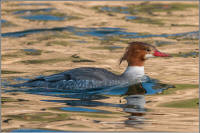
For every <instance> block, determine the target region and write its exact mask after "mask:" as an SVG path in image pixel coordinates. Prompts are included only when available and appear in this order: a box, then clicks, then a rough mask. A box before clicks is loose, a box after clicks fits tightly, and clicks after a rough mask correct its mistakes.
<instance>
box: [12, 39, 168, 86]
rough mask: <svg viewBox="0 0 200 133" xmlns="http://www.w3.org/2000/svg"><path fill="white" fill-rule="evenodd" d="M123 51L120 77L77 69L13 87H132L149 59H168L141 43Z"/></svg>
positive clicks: (83, 68) (99, 70) (164, 54)
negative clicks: (128, 84) (131, 84)
mask: <svg viewBox="0 0 200 133" xmlns="http://www.w3.org/2000/svg"><path fill="white" fill-rule="evenodd" d="M128 44H129V45H128V47H127V48H126V49H125V52H124V54H123V56H122V57H121V59H120V61H119V65H120V64H121V63H122V62H123V61H126V62H127V64H128V66H127V68H126V69H125V71H124V72H123V73H122V74H119V75H118V74H115V73H112V72H110V71H108V70H106V69H104V68H95V67H79V68H74V69H71V70H67V71H64V72H61V73H57V74H53V75H49V76H38V77H36V78H33V79H30V80H28V81H27V82H24V83H20V84H15V85H13V87H24V86H25V87H48V88H57V89H62V90H67V89H81V90H84V89H91V88H98V87H102V86H112V85H113V84H115V85H116V84H121V83H124V82H129V83H130V82H131V83H135V82H136V81H140V80H141V79H142V78H143V77H144V76H145V72H144V63H145V61H146V60H147V59H149V58H153V57H168V56H170V55H169V54H166V53H163V52H160V51H159V50H157V48H156V47H155V46H153V45H151V44H148V43H144V42H137V41H136V42H130V43H128Z"/></svg>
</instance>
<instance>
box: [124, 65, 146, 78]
mask: <svg viewBox="0 0 200 133" xmlns="http://www.w3.org/2000/svg"><path fill="white" fill-rule="evenodd" d="M122 76H123V77H124V78H127V79H128V80H136V79H139V78H141V77H143V76H144V66H128V67H127V68H126V70H125V71H124V73H123V74H122Z"/></svg>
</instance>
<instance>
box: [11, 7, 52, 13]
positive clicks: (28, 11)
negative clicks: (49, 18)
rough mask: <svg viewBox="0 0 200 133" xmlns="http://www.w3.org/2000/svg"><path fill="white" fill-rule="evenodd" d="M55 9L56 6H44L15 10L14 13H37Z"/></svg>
mask: <svg viewBox="0 0 200 133" xmlns="http://www.w3.org/2000/svg"><path fill="white" fill-rule="evenodd" d="M52 10H55V8H42V9H28V10H19V11H15V12H14V13H13V14H24V13H37V12H50V11H52Z"/></svg>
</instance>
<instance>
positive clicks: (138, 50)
mask: <svg viewBox="0 0 200 133" xmlns="http://www.w3.org/2000/svg"><path fill="white" fill-rule="evenodd" d="M168 56H169V55H168V54H165V53H162V52H160V51H158V50H157V49H156V47H155V46H153V45H150V44H147V43H143V42H131V43H129V46H128V47H127V48H126V51H125V53H124V55H123V57H122V58H121V60H120V64H121V62H122V61H124V60H126V61H127V62H128V66H144V61H145V60H146V59H148V58H152V57H168Z"/></svg>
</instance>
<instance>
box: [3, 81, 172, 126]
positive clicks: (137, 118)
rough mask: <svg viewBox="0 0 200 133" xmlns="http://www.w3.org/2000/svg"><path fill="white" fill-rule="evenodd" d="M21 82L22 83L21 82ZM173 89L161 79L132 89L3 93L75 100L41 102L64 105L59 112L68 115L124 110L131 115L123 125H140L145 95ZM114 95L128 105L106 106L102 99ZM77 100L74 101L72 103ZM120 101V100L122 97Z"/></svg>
mask: <svg viewBox="0 0 200 133" xmlns="http://www.w3.org/2000/svg"><path fill="white" fill-rule="evenodd" d="M20 80H23V78H22V79H20ZM171 87H173V86H171V85H167V84H161V83H159V81H158V80H155V79H151V78H149V77H147V80H145V82H141V83H137V84H133V85H129V86H114V87H108V88H97V89H94V90H91V89H89V90H85V91H79V92H74V91H72V92H70V91H65V90H62V89H54V88H26V87H24V88H17V89H16V88H7V89H4V90H3V91H4V92H24V93H29V94H37V95H45V96H53V97H62V98H72V100H69V99H67V100H65V99H64V100H42V101H46V102H57V103H65V104H66V105H67V106H66V107H57V108H56V109H57V110H61V111H67V112H88V113H112V112H110V111H107V110H99V109H94V108H93V109H92V108H91V107H108V110H109V107H116V108H121V109H122V110H123V111H124V112H126V113H128V114H129V116H128V118H127V120H125V121H124V122H122V123H121V122H120V123H121V124H127V126H128V125H132V126H134V125H137V124H142V123H145V118H144V115H145V112H146V110H147V109H145V107H144V106H145V95H152V94H156V93H160V92H162V91H163V90H165V89H167V88H171ZM112 95H119V96H123V97H124V99H125V100H126V103H125V104H122V103H119V104H115V103H106V102H103V101H98V100H103V99H107V98H109V97H110V96H112ZM73 99H74V100H73ZM119 100H120V97H119Z"/></svg>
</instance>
